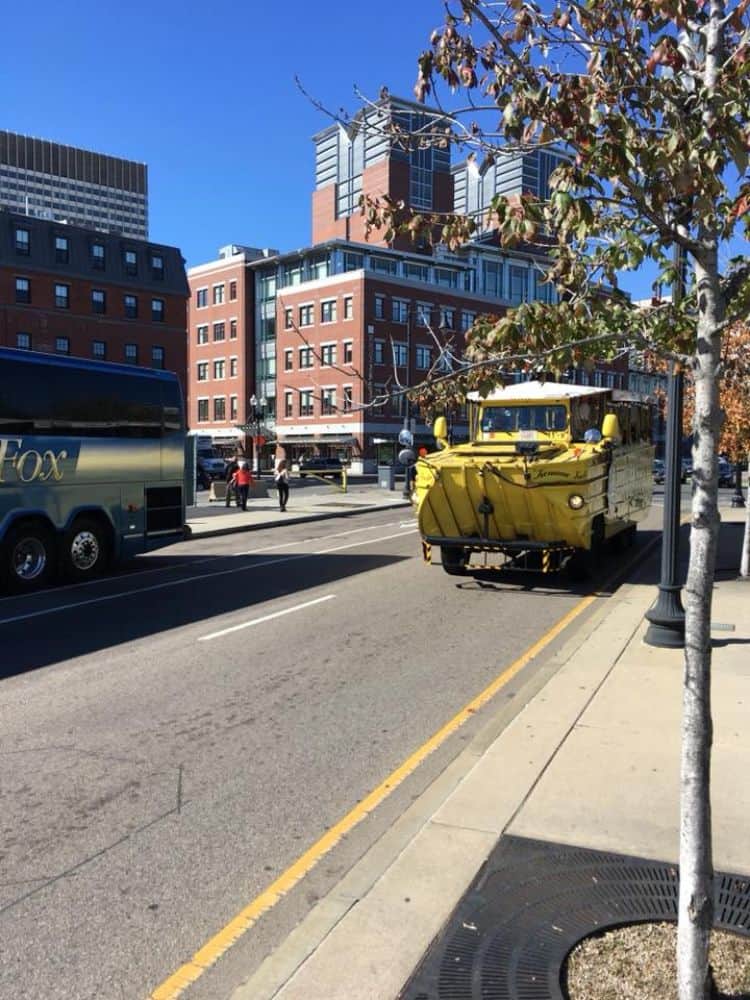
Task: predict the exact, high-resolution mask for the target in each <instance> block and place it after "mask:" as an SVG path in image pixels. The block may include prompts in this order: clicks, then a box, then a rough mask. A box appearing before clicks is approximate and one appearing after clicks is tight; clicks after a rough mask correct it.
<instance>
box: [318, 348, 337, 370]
mask: <svg viewBox="0 0 750 1000" xmlns="http://www.w3.org/2000/svg"><path fill="white" fill-rule="evenodd" d="M320 363H321V364H323V365H335V364H336V345H335V344H324V345H323V346H322V347H321V349H320Z"/></svg>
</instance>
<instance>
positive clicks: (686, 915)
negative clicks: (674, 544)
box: [677, 252, 724, 1000]
mask: <svg viewBox="0 0 750 1000" xmlns="http://www.w3.org/2000/svg"><path fill="white" fill-rule="evenodd" d="M695 275H696V281H697V285H698V299H699V306H698V308H699V315H698V331H697V350H696V361H695V421H694V428H693V429H694V435H695V445H694V447H695V459H696V462H695V465H694V471H693V479H694V482H695V491H694V494H693V508H692V525H691V532H690V566H689V570H688V579H687V584H686V588H685V589H686V595H687V600H686V605H685V673H684V684H683V717H682V760H681V773H680V814H681V816H680V899H679V920H678V935H677V965H678V981H679V996H680V1000H706V998H707V997H709V996H710V983H709V967H708V945H709V939H710V933H711V926H712V924H713V865H712V845H711V800H710V766H711V743H712V736H713V733H712V721H711V596H712V591H713V583H714V570H715V566H716V550H717V545H718V538H719V509H718V463H717V450H718V441H719V432H720V428H721V410H720V406H719V386H718V366H719V358H720V345H721V335H720V333H719V331H720V329H721V325H720V324H721V321H722V319H723V313H724V303H723V299H722V294H721V290H720V287H719V281H718V260H717V254H716V253H715V252H714V253H712V254H706V255H702V259H701V261H699V262H696V268H695Z"/></svg>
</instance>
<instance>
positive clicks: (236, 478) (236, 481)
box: [232, 458, 253, 510]
mask: <svg viewBox="0 0 750 1000" xmlns="http://www.w3.org/2000/svg"><path fill="white" fill-rule="evenodd" d="M252 482H253V475H252V473H251V472H250V469H249V468H248V466H247V462H246V461H245V460H244V459H243V458H241V459H240V460H239V462H238V463H237V468H236V470H235V472H234V473H233V475H232V484H233V486H234V488H235V490H236V491H237V504H238V506H240V507H242V509H243V510H247V494H248V492H249V490H250V486H251V485H252Z"/></svg>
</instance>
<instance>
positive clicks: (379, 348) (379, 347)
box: [372, 340, 385, 365]
mask: <svg viewBox="0 0 750 1000" xmlns="http://www.w3.org/2000/svg"><path fill="white" fill-rule="evenodd" d="M372 360H373V362H374V363H375V364H376V365H382V364H385V341H384V340H375V341H373V344H372Z"/></svg>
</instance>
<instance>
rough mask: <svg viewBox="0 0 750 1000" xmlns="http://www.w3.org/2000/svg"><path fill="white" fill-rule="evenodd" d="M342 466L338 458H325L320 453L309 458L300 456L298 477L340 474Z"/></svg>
mask: <svg viewBox="0 0 750 1000" xmlns="http://www.w3.org/2000/svg"><path fill="white" fill-rule="evenodd" d="M342 468H343V465H342V462H341V459H340V458H325V457H323V456H322V455H314V456H313V457H311V458H302V459H300V463H299V474H300V478H301V479H304V478H305V476H307V475H310V476H321V475H322V476H326V475H331V474H333V475H341V470H342Z"/></svg>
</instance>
